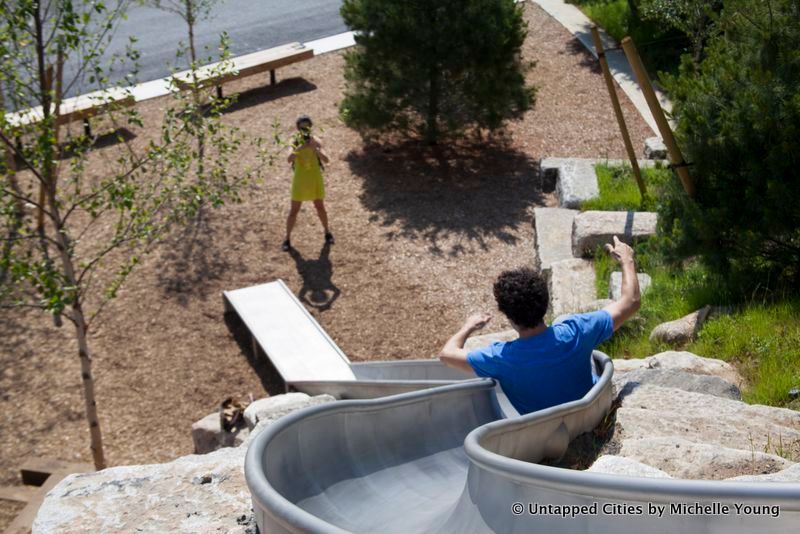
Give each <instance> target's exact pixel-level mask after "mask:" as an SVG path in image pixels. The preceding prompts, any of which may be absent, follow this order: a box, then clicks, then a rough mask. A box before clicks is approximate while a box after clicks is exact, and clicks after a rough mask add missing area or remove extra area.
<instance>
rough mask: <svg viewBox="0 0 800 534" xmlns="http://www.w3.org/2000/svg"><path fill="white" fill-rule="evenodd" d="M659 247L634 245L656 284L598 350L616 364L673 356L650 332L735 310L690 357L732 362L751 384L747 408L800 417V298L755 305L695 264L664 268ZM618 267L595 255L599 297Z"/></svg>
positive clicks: (716, 322)
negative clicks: (709, 310) (695, 315)
mask: <svg viewBox="0 0 800 534" xmlns="http://www.w3.org/2000/svg"><path fill="white" fill-rule="evenodd" d="M655 246H656V245H655V241H653V240H651V241H645V242H642V243H639V244H637V245H636V247H635V248H636V257H637V268H638V269H639V271H640V272H646V273H648V274H649V275H650V276H651V277H652V280H653V281H652V284H651V286H650V288H649V289H648V290H647V292H646V293H645V294H644V295H643V297H642V307H641V309H640V310H639V313H638V314H637V315H636V317H634V318H633V319H631V320H630V321H628V322H627V323H625V324H624V325H623V326H622V327H621V328H620V329H619V330H618V331H617V332H616V333H615V334H614V336H613V337H612V338H611V339H610V340H608V341H607V342H605V343H603V344H602V345H600V347H598V348H599V349H600V350H601V351H603V352H605V353H606V354H608V355H609V356H611V357H612V358H643V357H646V356H650V355H652V354H656V353H658V352H662V351H665V350H674V348H673V347H670V346H667V345H664V344H661V343H653V342H651V341H650V339H649V337H650V332H652V330H653V328H655V327H656V326H657V325H659V324H660V323H663V322H666V321H672V320H675V319H679V318H680V317H683V316H684V315H686V314H688V313H691V312H693V311H695V310H697V309H699V308H701V307H703V306H706V305H722V306H732V307H733V309H734V312H733V313H732V314H730V315H723V316H719V317H714V318H712V319H710V320H709V321H707V322H706V323H705V324H704V326H703V328H702V329H701V330H700V333H699V335H698V339H697V340H696V341H694V342H692V343H690V344H689V345H688V346H686V347H683V348H684V349H685V350H688V351H690V352H693V353H695V354H697V355H699V356H704V357H707V358H718V359H720V360H724V361H727V362H730V363H732V364H733V365H735V366H736V368H737V369H739V372H740V373H741V374H742V376H743V377H744V378H745V380H746V381H747V385H746V387H745V388H743V391H742V396H743V398H744V400H745V401H746V402H749V403H753V404H767V405H770V406H785V407H789V408H793V409H796V410H800V400H794V401H793V400H792V399H790V398H789V394H788V392H789V390H790V389H792V388H795V387H800V299H796V298H795V299H790V300H783V301H779V302H769V301H760V302H757V301H754V300H753V299H752V297H750V298H744V297H743V295H742V294H741V293H740V292H736V293H734V292H732V291H730V290H729V289H728V288H729V287H730V285H729V284H730V281H729V280H726V279H723V278H722V277H719V276H714V275H712V274H711V273H710V272H709V271H708V270H707V269H706V268H705V267H704V266H703V265H701V264H700V263H698V262H696V261H687V262H685V264H684V265H683V266H680V267H670V266H668V265H666V264H665V263H664V262H663V261H662V260H661V259H660V257H659V255H658V253H657V252H656V251H655ZM617 269H618V267H617V265H616V263H615V262H614V261H613V260H611V259H610V258H609V256H608V254H607V253H606V252H605V251H603V250H602V249H598V250H597V252H596V253H595V271H596V273H597V280H596V285H597V292H598V293H597V296H598V298H607V297H608V279H609V276H610V275H611V272H613V271H614V270H617Z"/></svg>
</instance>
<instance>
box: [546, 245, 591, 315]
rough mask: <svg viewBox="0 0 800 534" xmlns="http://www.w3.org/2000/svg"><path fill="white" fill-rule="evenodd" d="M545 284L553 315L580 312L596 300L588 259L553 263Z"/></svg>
mask: <svg viewBox="0 0 800 534" xmlns="http://www.w3.org/2000/svg"><path fill="white" fill-rule="evenodd" d="M547 286H548V290H549V292H550V314H551V316H553V317H557V316H559V315H563V314H568V313H576V312H580V311H582V310H584V309H585V308H586V306H587V305H589V304H591V303H593V302H595V301H596V300H597V290H596V288H595V274H594V266H593V265H592V262H591V261H588V260H582V259H577V258H573V259H571V260H562V261H557V262H555V263H553V264H552V265H551V266H550V273H549V276H548V280H547Z"/></svg>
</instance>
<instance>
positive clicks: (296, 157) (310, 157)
mask: <svg viewBox="0 0 800 534" xmlns="http://www.w3.org/2000/svg"><path fill="white" fill-rule="evenodd" d="M296 125H297V130H298V132H300V133H299V135H298V136H297V137H296V138H295V142H294V143H293V144H292V147H291V151H290V153H289V157H288V158H287V159H288V161H289V163H291V165H292V169H294V178H293V179H292V204H291V208H290V209H289V217H288V218H287V219H286V240H285V241H284V242H283V245H282V246H281V248H282V249H283V250H284V251H289V250H291V248H292V242H291V236H292V229H293V228H294V223H295V221H297V214H298V213H299V212H300V206H301V205H302V203H303V202H305V201H307V200H311V201H313V202H314V207H315V208H316V209H317V216H319V220H320V222H321V223H322V228H323V229H324V230H325V242H326V243H329V244H331V245H332V244H333V242H334V241H333V234H332V233H331V231H330V228H328V213H327V212H326V211H325V183H324V182H323V180H322V164H323V163H328V162H329V161H330V159H329V158H328V156H327V155H326V154H325V152H323V151H322V144H321V143H320V142H319V139H317V138H316V137H314V136H313V135H311V126H312V125H313V123H312V122H311V118H310V117H309V116H308V115H301V116H300V117H299V118H298V119H297V122H296Z"/></svg>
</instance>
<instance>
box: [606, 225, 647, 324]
mask: <svg viewBox="0 0 800 534" xmlns="http://www.w3.org/2000/svg"><path fill="white" fill-rule="evenodd" d="M606 250H607V251H608V253H609V254H611V257H612V258H614V259H615V260H617V261H618V262H619V265H620V268H621V269H622V295H621V296H620V298H619V300H617V301H616V302H613V303H611V304H609V305H608V306H606V307H605V308H603V309H604V310H606V311H607V312H608V313H609V314H611V319H612V320H613V321H614V331H616V330H618V329H619V327H620V326H622V323H624V322H625V321H627V320H628V319H630V318H631V317H633V315H634V314H635V313H636V312H637V311H639V307H640V306H641V296H640V295H639V278H638V277H637V276H636V263H635V262H634V261H633V249H632V248H631V247H629V246H628V245H627V244H625V243H623V242H622V241H620V240H619V239H618V238H617V236H614V245H613V246H612V245H606Z"/></svg>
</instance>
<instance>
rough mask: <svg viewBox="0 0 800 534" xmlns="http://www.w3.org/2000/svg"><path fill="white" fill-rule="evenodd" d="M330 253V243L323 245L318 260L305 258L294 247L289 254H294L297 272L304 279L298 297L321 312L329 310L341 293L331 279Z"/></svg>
mask: <svg viewBox="0 0 800 534" xmlns="http://www.w3.org/2000/svg"><path fill="white" fill-rule="evenodd" d="M330 254H331V245H330V243H325V245H323V247H322V250H320V252H319V259H316V260H312V259H309V260H307V259H305V258H303V255H302V254H300V252H298V251H297V250H296V249H294V248H292V249H290V250H289V255H291V256H292V259H293V260H294V263H295V265H296V266H297V273H298V274H299V275H300V278H302V279H303V287H301V288H300V291H299V292H298V293H297V298H298V299H300V301H301V302H303V303H305V304H307V305H308V306H310V307H312V308H315V309H317V310H319V312H320V313H322V312H324V311H327V310H329V309H330V308H331V306H333V303H334V301H336V299H337V298H339V295H340V294H341V291H340V290H339V288H338V287H336V286H335V285H333V282H332V281H331V277H332V276H333V265H332V264H331V260H330Z"/></svg>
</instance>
